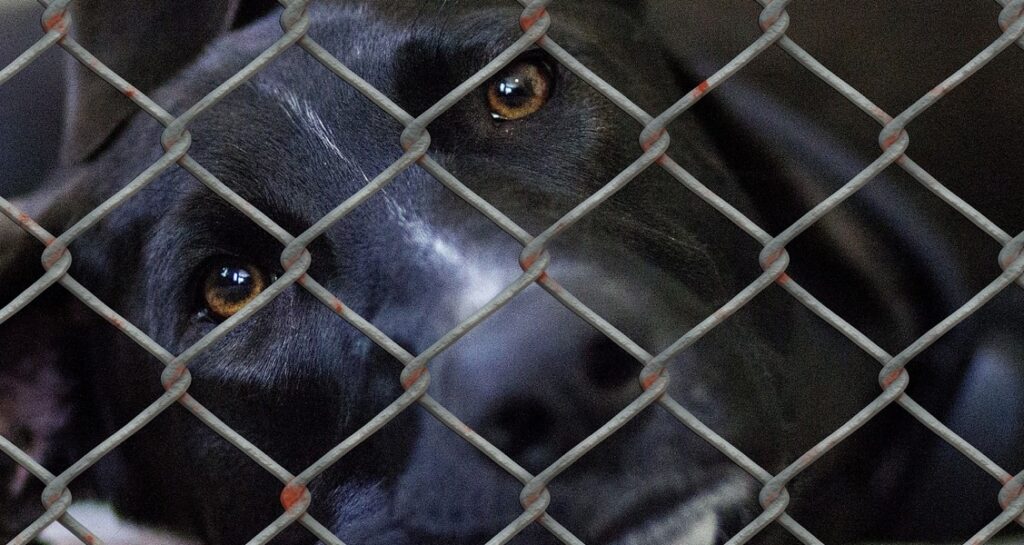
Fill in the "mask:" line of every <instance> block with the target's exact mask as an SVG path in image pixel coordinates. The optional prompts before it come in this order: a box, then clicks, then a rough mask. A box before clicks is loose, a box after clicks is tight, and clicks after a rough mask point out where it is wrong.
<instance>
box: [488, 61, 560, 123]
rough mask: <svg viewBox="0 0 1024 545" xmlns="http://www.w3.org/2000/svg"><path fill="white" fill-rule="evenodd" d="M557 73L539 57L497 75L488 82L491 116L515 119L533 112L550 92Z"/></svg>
mask: <svg viewBox="0 0 1024 545" xmlns="http://www.w3.org/2000/svg"><path fill="white" fill-rule="evenodd" d="M553 86H554V76H553V74H552V73H551V68H550V67H549V66H548V65H547V64H546V63H544V62H542V61H540V60H521V61H519V62H516V63H514V64H512V65H511V66H509V67H508V68H506V69H505V70H504V71H502V72H501V73H499V74H498V75H496V76H495V77H494V78H493V79H491V81H490V82H489V83H488V84H487V104H488V106H490V109H491V117H492V118H494V119H495V120H497V121H512V120H515V119H522V118H524V117H526V116H528V115H531V114H533V113H535V112H537V111H538V110H540V109H541V107H543V106H544V104H546V103H547V101H548V98H549V97H550V96H551V90H552V87H553Z"/></svg>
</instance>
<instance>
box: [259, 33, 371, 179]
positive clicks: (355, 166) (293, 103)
mask: <svg viewBox="0 0 1024 545" xmlns="http://www.w3.org/2000/svg"><path fill="white" fill-rule="evenodd" d="M357 54H358V53H357ZM255 87H256V89H257V90H259V91H261V92H264V93H266V94H269V95H271V96H272V97H273V98H275V99H276V100H277V102H278V105H279V106H280V107H281V109H282V110H284V113H285V115H287V116H288V120H289V121H291V122H292V124H293V125H295V126H296V127H298V128H299V129H302V130H309V131H311V132H312V133H313V135H314V136H316V138H317V140H319V141H320V143H321V144H323V145H324V147H326V148H327V149H328V150H330V151H331V152H332V153H334V155H335V156H336V157H338V158H339V159H341V160H342V161H343V162H344V163H345V164H346V165H348V166H349V167H351V168H352V170H354V171H356V172H358V173H359V175H360V176H361V177H362V178H363V181H364V182H365V183H370V177H369V176H368V175H367V174H366V171H365V170H364V169H363V167H362V166H360V165H359V163H357V162H356V161H354V160H353V159H352V158H351V157H349V156H348V155H345V152H343V151H341V148H340V147H339V146H338V144H337V143H336V142H335V136H334V131H333V130H331V128H330V127H328V126H327V124H326V123H324V120H323V118H322V117H320V114H318V113H317V112H316V110H315V109H313V106H312V105H311V104H310V103H309V101H307V100H305V99H302V98H299V96H298V95H296V94H295V93H294V92H293V91H291V90H290V89H282V88H280V87H276V86H273V85H268V84H266V83H256V84H255Z"/></svg>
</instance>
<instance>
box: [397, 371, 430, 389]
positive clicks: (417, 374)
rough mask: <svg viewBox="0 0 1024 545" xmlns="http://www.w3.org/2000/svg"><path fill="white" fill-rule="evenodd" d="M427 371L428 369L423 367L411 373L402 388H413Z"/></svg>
mask: <svg viewBox="0 0 1024 545" xmlns="http://www.w3.org/2000/svg"><path fill="white" fill-rule="evenodd" d="M426 371H427V369H426V368H425V367H421V368H419V369H416V370H415V371H412V372H411V373H409V376H407V377H405V379H403V380H402V388H405V389H406V390H408V389H409V388H412V387H413V385H414V384H416V381H418V380H419V379H420V377H422V376H423V373H425V372H426Z"/></svg>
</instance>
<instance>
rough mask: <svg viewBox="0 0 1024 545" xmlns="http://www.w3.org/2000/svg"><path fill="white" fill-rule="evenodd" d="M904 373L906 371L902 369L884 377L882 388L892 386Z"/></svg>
mask: <svg viewBox="0 0 1024 545" xmlns="http://www.w3.org/2000/svg"><path fill="white" fill-rule="evenodd" d="M905 372H906V371H905V370H903V369H897V370H896V371H893V372H892V373H889V374H888V375H886V377H885V379H883V380H882V387H883V388H888V387H889V386H890V385H892V383H893V382H896V381H897V380H898V379H899V378H900V376H901V375H903V373H905Z"/></svg>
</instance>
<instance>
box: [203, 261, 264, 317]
mask: <svg viewBox="0 0 1024 545" xmlns="http://www.w3.org/2000/svg"><path fill="white" fill-rule="evenodd" d="M267 280H268V278H267V275H266V274H265V273H264V272H263V271H262V270H260V269H259V268H258V267H256V266H254V265H252V264H249V263H245V262H242V261H239V260H234V259H227V260H222V261H218V262H216V263H213V264H212V265H211V267H210V269H209V270H208V272H207V273H206V279H205V280H204V281H203V299H204V302H205V304H206V310H207V311H208V312H209V314H210V316H211V317H213V318H216V319H218V320H226V319H228V318H230V317H231V316H233V315H234V314H235V313H237V312H238V311H239V310H242V307H244V306H245V305H246V304H248V303H249V302H250V301H252V300H253V299H255V298H256V296H257V295H259V294H260V293H261V292H262V291H263V290H264V289H265V288H266V287H267Z"/></svg>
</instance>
